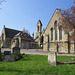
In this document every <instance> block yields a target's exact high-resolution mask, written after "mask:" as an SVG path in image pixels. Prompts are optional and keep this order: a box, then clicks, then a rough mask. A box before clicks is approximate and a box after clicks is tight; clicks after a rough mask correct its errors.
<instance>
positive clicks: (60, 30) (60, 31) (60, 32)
mask: <svg viewBox="0 0 75 75" xmlns="http://www.w3.org/2000/svg"><path fill="white" fill-rule="evenodd" d="M59 39H60V40H62V28H59Z"/></svg>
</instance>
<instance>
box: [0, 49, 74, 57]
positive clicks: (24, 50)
mask: <svg viewBox="0 0 75 75" xmlns="http://www.w3.org/2000/svg"><path fill="white" fill-rule="evenodd" d="M10 50H11V49H9V48H6V49H5V48H3V49H1V52H4V51H10ZM20 53H21V54H23V53H24V54H38V55H48V52H47V51H43V50H42V49H21V50H20ZM57 55H58V56H75V54H57Z"/></svg>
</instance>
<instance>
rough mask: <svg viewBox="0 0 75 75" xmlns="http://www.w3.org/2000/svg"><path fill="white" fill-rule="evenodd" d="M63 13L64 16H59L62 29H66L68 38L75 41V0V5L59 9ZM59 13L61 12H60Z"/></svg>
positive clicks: (74, 3)
mask: <svg viewBox="0 0 75 75" xmlns="http://www.w3.org/2000/svg"><path fill="white" fill-rule="evenodd" d="M58 10H59V12H60V13H61V15H63V16H64V17H59V24H58V26H59V27H62V29H63V30H64V31H65V33H68V36H69V37H68V39H69V41H70V40H74V41H75V0H74V2H73V5H72V6H71V7H70V8H68V9H65V10H64V9H58ZM58 14H59V13H58ZM71 31H72V34H71V35H70V34H69V32H71Z"/></svg>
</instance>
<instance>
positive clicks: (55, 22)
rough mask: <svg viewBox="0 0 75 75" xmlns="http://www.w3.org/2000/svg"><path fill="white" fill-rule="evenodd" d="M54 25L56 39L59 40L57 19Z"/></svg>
mask: <svg viewBox="0 0 75 75" xmlns="http://www.w3.org/2000/svg"><path fill="white" fill-rule="evenodd" d="M54 25H55V40H57V37H58V35H57V21H55V23H54Z"/></svg>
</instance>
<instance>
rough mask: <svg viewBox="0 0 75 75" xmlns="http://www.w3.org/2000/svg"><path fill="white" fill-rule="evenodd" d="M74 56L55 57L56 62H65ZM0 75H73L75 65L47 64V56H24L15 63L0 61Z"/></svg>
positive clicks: (74, 74) (74, 73)
mask: <svg viewBox="0 0 75 75" xmlns="http://www.w3.org/2000/svg"><path fill="white" fill-rule="evenodd" d="M72 58H75V56H57V61H66V60H71V59H72ZM0 75H75V64H59V65H57V66H52V65H51V64H49V63H48V56H47V55H32V54H24V55H23V58H22V59H20V60H19V61H16V62H2V61H0Z"/></svg>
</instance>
